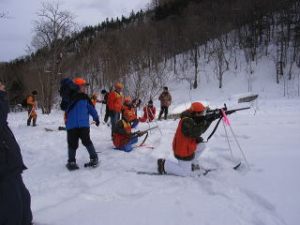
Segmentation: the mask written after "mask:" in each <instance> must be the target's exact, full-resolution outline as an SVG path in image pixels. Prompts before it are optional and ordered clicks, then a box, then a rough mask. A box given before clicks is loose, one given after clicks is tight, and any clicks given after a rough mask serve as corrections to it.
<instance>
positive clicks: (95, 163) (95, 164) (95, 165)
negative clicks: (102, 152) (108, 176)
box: [84, 158, 99, 167]
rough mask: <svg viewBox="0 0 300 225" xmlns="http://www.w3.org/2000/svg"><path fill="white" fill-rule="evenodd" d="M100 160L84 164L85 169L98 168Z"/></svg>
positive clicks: (96, 159)
mask: <svg viewBox="0 0 300 225" xmlns="http://www.w3.org/2000/svg"><path fill="white" fill-rule="evenodd" d="M98 162H99V161H98V158H95V159H90V161H89V162H88V163H85V164H84V167H97V166H98Z"/></svg>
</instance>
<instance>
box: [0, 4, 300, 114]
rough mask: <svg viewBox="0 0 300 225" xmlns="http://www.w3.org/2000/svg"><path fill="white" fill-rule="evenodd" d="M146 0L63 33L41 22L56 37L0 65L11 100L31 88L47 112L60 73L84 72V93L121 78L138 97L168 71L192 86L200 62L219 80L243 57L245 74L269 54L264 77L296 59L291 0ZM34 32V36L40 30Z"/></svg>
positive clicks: (279, 76)
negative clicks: (125, 13)
mask: <svg viewBox="0 0 300 225" xmlns="http://www.w3.org/2000/svg"><path fill="white" fill-rule="evenodd" d="M153 2H154V3H155V4H154V7H153V8H151V9H149V10H148V11H145V12H143V11H140V12H136V13H134V12H133V13H132V14H131V15H130V16H129V17H128V18H125V17H122V18H116V19H111V20H109V19H107V20H106V21H103V22H101V23H99V25H98V26H95V27H86V28H84V29H83V30H82V31H81V32H75V33H72V32H71V33H70V36H66V35H65V33H61V34H56V33H55V32H54V31H55V29H54V27H53V30H51V29H50V30H48V31H47V32H46V33H48V36H51V37H52V36H55V37H60V38H57V39H55V40H54V39H51V40H50V42H49V43H47V45H45V46H43V45H42V46H39V48H38V49H36V51H35V52H32V54H31V55H28V56H26V57H24V58H20V59H16V60H14V61H12V62H10V63H7V64H6V65H5V66H3V67H0V78H1V79H2V80H4V81H5V82H6V84H7V87H8V90H9V92H10V94H11V96H13V98H11V104H17V103H19V102H20V100H21V99H22V98H23V97H24V96H26V94H27V93H28V92H30V91H31V90H32V89H37V90H38V91H39V93H41V94H40V99H39V102H40V104H41V106H42V109H43V113H50V112H51V110H52V108H53V106H54V105H55V103H56V98H57V90H58V86H59V81H60V78H62V77H66V76H68V77H75V76H83V77H85V78H86V79H88V80H89V83H90V84H91V85H90V90H89V92H90V94H92V93H94V92H99V90H100V89H102V88H106V89H109V88H110V86H111V85H112V84H113V83H114V82H115V81H118V80H121V81H122V82H123V83H125V93H126V95H131V96H134V97H139V98H142V99H143V100H144V101H146V100H147V99H149V98H150V97H153V98H154V97H156V96H157V94H158V92H159V91H160V89H161V87H163V86H164V85H166V84H167V83H168V82H169V77H170V76H168V74H172V73H174V74H176V77H175V79H176V80H177V81H178V82H179V81H182V80H187V81H188V82H189V83H190V87H189V88H194V89H197V88H198V86H199V85H200V86H201V85H202V84H201V83H202V81H203V77H202V73H203V71H204V72H205V66H206V64H214V67H215V68H214V70H212V71H211V74H209V76H210V77H207V78H204V79H211V80H212V77H217V78H218V79H217V80H216V82H217V85H218V87H219V88H223V87H224V84H223V75H224V73H226V72H228V71H233V70H235V73H238V68H239V67H241V66H240V64H243V63H246V64H247V70H248V74H249V79H252V78H251V74H253V71H252V68H253V67H255V64H256V63H257V62H258V61H260V60H261V59H262V58H263V57H268V58H269V59H270V60H272V61H273V65H271V64H270V66H271V67H273V68H274V70H275V73H276V77H274V80H272V81H271V82H276V83H277V84H279V83H282V82H285V81H286V80H288V81H290V80H294V79H295V75H294V70H296V69H297V68H299V65H300V64H299V62H300V60H299V57H300V54H299V52H300V51H299V48H300V38H299V37H300V27H299V24H300V23H299V18H300V17H299V12H300V10H299V9H300V4H299V2H298V1H295V0H288V1H285V0H284V1H283V0H280V1H274V0H273V1H272V0H264V1H252V0H234V1H233V0H226V1H221V0H217V1H210V0H189V1H183V0H174V1H153ZM45 10H46V11H47V8H46V9H45ZM41 22H42V21H41ZM66 28H69V27H66ZM51 32H52V33H51ZM53 32H54V33H53ZM54 34H55V35H54ZM36 35H37V36H36V39H35V40H36V42H37V43H36V44H39V43H40V42H38V41H37V40H41V39H42V40H43V38H42V37H43V32H41V33H37V34H36ZM44 39H45V38H44ZM37 46H38V45H37ZM191 70H193V71H191ZM224 79H226V78H224ZM204 84H205V82H204ZM248 89H249V90H251V87H249V88H248ZM16 93H18V94H16Z"/></svg>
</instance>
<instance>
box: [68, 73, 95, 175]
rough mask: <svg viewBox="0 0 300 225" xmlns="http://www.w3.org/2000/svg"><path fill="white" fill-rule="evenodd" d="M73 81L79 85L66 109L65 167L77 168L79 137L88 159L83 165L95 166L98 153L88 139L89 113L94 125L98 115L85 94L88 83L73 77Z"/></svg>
mask: <svg viewBox="0 0 300 225" xmlns="http://www.w3.org/2000/svg"><path fill="white" fill-rule="evenodd" d="M73 82H74V83H75V84H76V85H78V86H79V91H78V93H77V94H75V96H74V97H73V98H72V100H71V103H70V105H69V107H68V109H67V111H66V129H67V141H68V163H67V165H66V167H67V168H68V169H69V170H76V169H79V167H78V165H77V164H76V150H77V148H78V142H79V139H81V142H82V144H83V145H84V146H85V147H86V149H87V151H88V153H89V156H90V161H89V162H88V163H86V164H85V166H91V167H96V166H97V165H98V155H97V153H96V151H95V147H94V145H93V142H92V141H91V139H90V123H89V115H91V116H92V117H93V120H94V121H95V124H96V126H99V123H100V121H99V117H98V113H97V111H96V109H95V108H94V107H93V104H92V103H91V101H90V98H89V96H88V95H87V94H86V86H87V85H88V83H87V82H86V81H85V80H84V79H82V78H75V79H74V80H73Z"/></svg>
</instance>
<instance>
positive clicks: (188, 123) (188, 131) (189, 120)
mask: <svg viewBox="0 0 300 225" xmlns="http://www.w3.org/2000/svg"><path fill="white" fill-rule="evenodd" d="M206 110H207V109H206V107H205V106H204V105H203V104H202V103H200V102H194V103H192V105H191V107H190V108H189V109H188V110H186V111H184V112H183V113H182V114H181V120H180V121H179V124H178V127H177V130H176V133H175V136H174V139H173V146H172V147H173V153H174V157H175V158H176V159H177V160H178V162H177V163H175V162H172V161H169V160H165V159H158V160H157V166H158V172H159V173H160V174H173V175H178V176H191V175H193V170H195V169H199V164H198V159H199V157H200V155H201V154H202V152H203V151H204V150H205V148H206V146H205V143H203V138H202V137H201V135H202V134H203V133H204V132H205V131H206V130H207V129H208V127H209V126H210V125H211V123H212V122H213V121H214V120H216V119H218V118H220V116H221V115H220V114H219V113H218V114H216V115H215V116H213V117H210V118H208V119H206V118H205V116H204V115H205V113H206Z"/></svg>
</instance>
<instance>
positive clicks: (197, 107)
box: [190, 102, 206, 112]
mask: <svg viewBox="0 0 300 225" xmlns="http://www.w3.org/2000/svg"><path fill="white" fill-rule="evenodd" d="M205 109H206V107H205V106H204V105H203V104H202V103H200V102H193V103H192V105H191V107H190V111H191V112H203V111H204V110H205Z"/></svg>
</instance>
